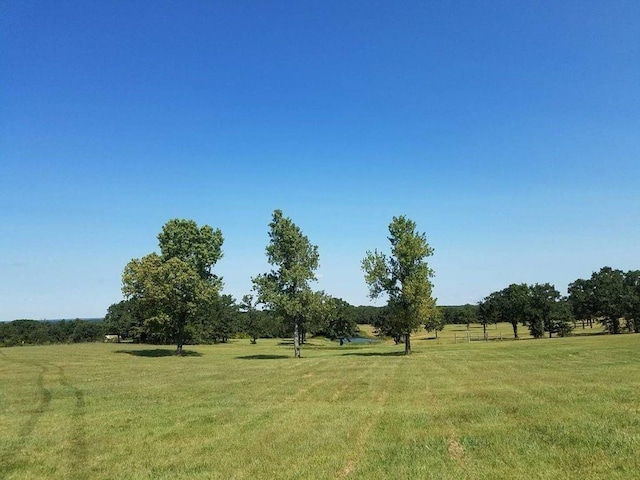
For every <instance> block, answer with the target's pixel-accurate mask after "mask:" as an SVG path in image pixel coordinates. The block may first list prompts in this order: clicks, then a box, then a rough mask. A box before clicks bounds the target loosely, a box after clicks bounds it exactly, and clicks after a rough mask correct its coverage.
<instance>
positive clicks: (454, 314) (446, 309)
mask: <svg viewBox="0 0 640 480" xmlns="http://www.w3.org/2000/svg"><path fill="white" fill-rule="evenodd" d="M438 308H439V309H440V310H441V314H442V317H443V320H444V323H445V324H446V325H456V324H458V325H469V324H471V323H476V322H477V321H478V306H477V305H470V304H466V305H456V306H443V307H438Z"/></svg>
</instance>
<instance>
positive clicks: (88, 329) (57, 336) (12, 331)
mask: <svg viewBox="0 0 640 480" xmlns="http://www.w3.org/2000/svg"><path fill="white" fill-rule="evenodd" d="M104 334H105V325H104V323H103V322H102V321H91V320H81V319H79V318H76V319H75V320H60V321H42V320H40V321H38V320H26V319H22V320H14V321H12V322H0V345H2V346H5V347H11V346H15V345H44V344H49V343H81V342H99V341H102V340H103V339H104Z"/></svg>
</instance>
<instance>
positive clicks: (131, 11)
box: [0, 0, 640, 320]
mask: <svg viewBox="0 0 640 480" xmlns="http://www.w3.org/2000/svg"><path fill="white" fill-rule="evenodd" d="M639 25H640V2H638V1H637V0H632V1H615V0H606V1H600V2H593V1H586V0H580V1H562V2H552V1H548V2H533V1H530V2H524V1H513V0H509V1H491V2H471V1H464V2H440V1H438V2H436V1H433V2H430V1H415V2H413V1H412V2H377V1H326V0H325V1H315V2H309V1H290V2H269V1H265V2H257V1H255V2H251V1H249V2H239V1H226V2H222V1H217V2H204V1H202V2H187V1H180V2H175V1H171V2H162V1H158V2H86V1H83V2H67V1H55V2H37V1H3V2H2V3H1V4H0V82H1V83H0V192H1V196H0V212H1V213H0V215H1V222H0V229H1V230H0V320H12V319H15V318H36V319H40V318H75V317H96V316H102V315H104V313H105V311H106V309H107V307H108V306H109V305H110V304H111V303H114V302H117V301H119V300H120V299H121V298H122V295H121V292H120V286H121V273H122V269H123V267H124V266H125V264H126V263H127V262H128V261H129V260H130V259H131V258H134V257H141V256H143V255H145V254H147V253H150V252H152V251H154V250H157V240H156V235H157V234H158V232H159V231H160V229H161V227H162V225H163V224H164V223H165V222H166V221H167V220H169V219H170V218H174V217H180V218H190V219H193V220H195V221H196V222H198V223H199V224H209V225H212V226H213V227H216V228H220V229H221V230H222V231H223V234H224V237H225V244H224V253H225V257H224V258H223V259H222V260H221V261H220V262H219V264H218V265H217V267H216V271H217V273H218V274H220V275H222V276H223V277H224V280H225V291H226V292H227V293H230V294H232V295H234V296H236V297H240V296H242V295H243V294H244V293H248V292H249V290H250V288H251V281H250V278H251V277H252V276H254V275H256V274H258V273H261V272H264V271H266V270H267V268H268V265H267V263H266V260H265V255H264V248H265V246H266V244H267V241H268V237H267V225H268V223H269V221H270V217H271V213H272V211H273V210H274V209H276V208H280V209H282V210H283V211H284V213H285V215H287V216H289V217H291V218H292V219H293V220H294V221H295V222H296V223H297V224H298V225H299V226H300V227H301V228H302V229H303V231H304V232H305V233H306V234H307V236H308V237H309V238H310V240H311V241H312V242H313V243H314V244H317V245H318V246H319V250H320V260H321V267H320V270H319V277H320V281H319V282H318V284H317V287H318V288H323V289H325V290H326V291H327V292H328V293H330V294H332V295H335V296H339V297H343V298H344V299H345V300H348V301H349V302H351V303H354V304H366V303H368V299H367V290H366V287H365V284H364V281H363V277H362V273H361V271H360V260H361V258H362V257H363V256H364V254H365V251H366V250H367V249H374V248H379V249H384V250H386V249H387V248H388V241H387V239H386V236H387V226H388V224H389V222H390V220H391V218H392V216H394V215H401V214H404V215H407V216H408V217H409V218H411V219H413V220H415V221H416V222H417V224H418V227H419V230H421V231H424V232H425V233H426V234H427V238H428V240H429V242H430V244H431V245H432V246H433V247H434V248H435V255H434V256H433V257H432V260H431V265H432V266H433V268H434V269H435V272H436V277H435V279H434V284H435V296H436V297H437V298H438V303H439V304H443V305H447V304H461V303H465V302H470V303H475V302H477V301H478V300H480V299H481V298H482V297H484V296H485V295H487V294H489V293H491V292H492V291H494V290H497V289H501V288H504V287H505V286H507V285H508V284H509V283H512V282H527V283H535V282H551V283H554V284H555V285H556V287H557V288H558V289H559V290H560V291H561V292H565V291H566V287H567V284H568V283H569V282H571V281H573V280H575V279H576V278H586V277H588V276H589V275H590V274H591V272H592V271H594V270H598V269H599V268H600V267H602V266H604V265H609V266H612V267H614V268H620V269H623V270H629V269H638V268H640V248H639V246H640V221H639V220H640V191H639V186H640V27H639Z"/></svg>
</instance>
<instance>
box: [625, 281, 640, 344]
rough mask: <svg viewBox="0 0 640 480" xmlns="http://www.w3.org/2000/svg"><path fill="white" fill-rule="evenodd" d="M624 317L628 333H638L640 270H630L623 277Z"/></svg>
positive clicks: (639, 321) (639, 327) (639, 331)
mask: <svg viewBox="0 0 640 480" xmlns="http://www.w3.org/2000/svg"><path fill="white" fill-rule="evenodd" d="M624 286H625V293H624V310H625V313H624V317H625V319H626V322H627V329H628V330H629V331H632V332H635V333H640V270H630V271H628V272H627V273H626V274H625V277H624Z"/></svg>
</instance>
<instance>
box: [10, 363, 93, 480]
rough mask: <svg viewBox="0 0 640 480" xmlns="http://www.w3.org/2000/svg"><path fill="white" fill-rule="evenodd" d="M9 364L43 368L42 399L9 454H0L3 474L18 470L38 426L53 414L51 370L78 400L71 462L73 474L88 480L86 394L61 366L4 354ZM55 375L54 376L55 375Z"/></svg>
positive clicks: (39, 385)
mask: <svg viewBox="0 0 640 480" xmlns="http://www.w3.org/2000/svg"><path fill="white" fill-rule="evenodd" d="M0 356H2V357H3V358H4V359H5V360H6V361H8V362H10V363H14V364H18V365H26V366H29V367H35V368H39V369H40V372H39V374H38V376H37V378H36V382H35V384H36V388H37V392H38V395H39V400H38V404H37V405H36V407H35V408H34V409H33V411H32V412H31V414H30V415H29V417H28V418H27V420H26V421H25V422H24V424H23V425H22V427H21V428H20V429H19V431H18V434H17V436H16V438H15V440H14V441H13V442H8V443H9V444H8V447H7V448H6V449H5V451H2V452H1V453H0V467H2V470H3V471H7V470H8V469H13V468H15V467H16V466H17V465H18V464H19V463H20V460H21V459H23V458H24V457H25V455H26V453H25V452H24V450H25V448H26V447H27V445H28V443H29V442H30V440H31V438H32V437H33V432H34V431H35V429H36V426H37V425H38V422H39V421H40V419H41V418H42V416H43V415H44V414H45V413H46V412H47V411H48V410H50V405H51V400H52V398H53V394H52V393H51V390H50V389H49V388H47V387H46V386H45V378H46V376H47V375H48V374H49V373H50V372H51V369H52V368H53V369H55V370H56V371H57V372H56V375H57V377H58V378H57V383H58V384H59V385H61V386H62V387H64V388H65V389H66V390H68V391H71V393H72V394H73V397H74V399H75V401H74V406H73V409H72V412H71V432H72V433H71V449H70V453H69V459H70V473H71V476H72V477H76V478H84V477H86V475H85V468H86V467H85V466H86V459H87V442H86V429H85V421H84V415H85V401H84V392H83V391H82V390H81V389H79V388H77V387H75V386H73V385H71V384H70V383H69V380H68V378H67V376H66V374H65V371H64V368H63V367H61V366H58V365H52V364H48V365H47V364H45V363H39V362H30V361H21V360H16V359H12V358H8V357H7V356H6V355H5V354H4V352H0ZM51 375H54V373H51Z"/></svg>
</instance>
